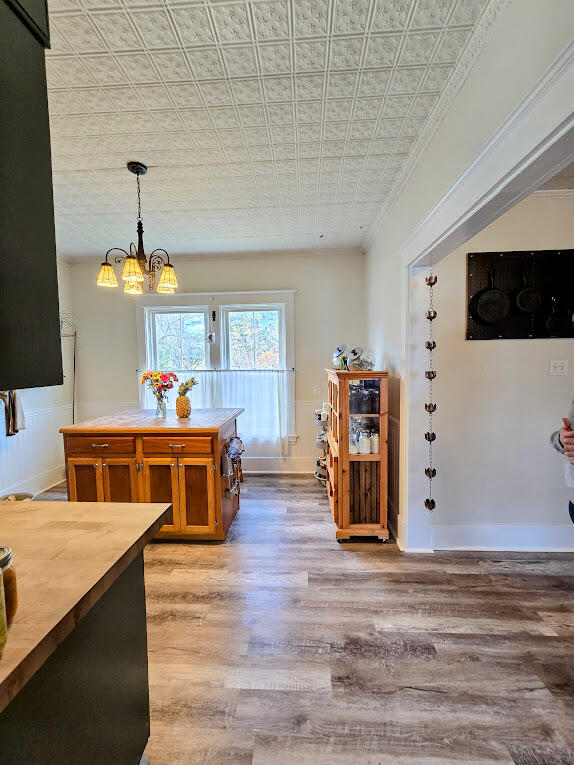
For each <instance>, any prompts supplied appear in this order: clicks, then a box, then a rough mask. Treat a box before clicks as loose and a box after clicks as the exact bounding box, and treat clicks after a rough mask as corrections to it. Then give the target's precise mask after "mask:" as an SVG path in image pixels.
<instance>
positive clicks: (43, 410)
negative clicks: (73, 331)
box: [0, 260, 72, 495]
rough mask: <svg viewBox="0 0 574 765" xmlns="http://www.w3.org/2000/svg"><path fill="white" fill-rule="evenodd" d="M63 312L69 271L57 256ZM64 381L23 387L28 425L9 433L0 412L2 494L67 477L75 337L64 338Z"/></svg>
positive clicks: (29, 489) (40, 488) (41, 486)
mask: <svg viewBox="0 0 574 765" xmlns="http://www.w3.org/2000/svg"><path fill="white" fill-rule="evenodd" d="M58 292H59V300H60V313H69V312H70V272H69V265H68V263H66V262H65V261H62V260H58ZM62 356H63V365H64V374H65V375H66V378H65V379H64V384H63V385H56V386H53V387H46V388H29V389H27V390H23V391H22V392H21V393H20V395H21V401H22V405H23V408H24V414H25V418H26V428H25V430H21V431H20V432H19V433H17V434H16V435H14V436H6V431H5V429H4V407H2V412H1V413H0V414H1V416H0V495H2V494H10V493H11V492H19V491H24V492H32V493H36V492H39V491H43V490H44V489H47V488H49V487H50V486H53V485H54V484H55V483H58V481H61V480H62V479H63V477H64V451H63V447H62V436H61V435H60V434H59V433H58V430H59V428H61V427H62V425H67V424H68V423H70V422H71V421H72V404H71V402H72V340H71V339H68V338H62Z"/></svg>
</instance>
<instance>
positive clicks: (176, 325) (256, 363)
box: [136, 292, 295, 457]
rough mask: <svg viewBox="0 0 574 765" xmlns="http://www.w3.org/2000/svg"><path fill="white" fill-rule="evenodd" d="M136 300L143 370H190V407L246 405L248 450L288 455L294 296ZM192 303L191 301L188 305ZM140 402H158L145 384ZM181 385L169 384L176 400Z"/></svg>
mask: <svg viewBox="0 0 574 765" xmlns="http://www.w3.org/2000/svg"><path fill="white" fill-rule="evenodd" d="M144 299H145V300H146V302H147V305H146V304H142V302H143V301H139V302H138V303H137V304H136V316H137V328H138V349H139V351H138V354H139V369H140V370H143V369H161V370H163V371H169V372H175V373H176V374H177V376H178V378H179V379H180V380H185V379H187V378H188V377H190V376H191V375H193V376H194V377H196V379H197V380H198V383H199V384H198V385H197V387H195V388H194V389H193V392H192V394H191V399H192V407H193V408H194V409H199V408H203V407H243V408H244V409H245V412H244V413H243V414H242V415H241V419H240V423H239V425H240V435H241V437H242V438H243V440H244V443H245V444H246V447H248V448H249V455H250V457H269V456H276V455H284V454H285V453H286V450H287V448H288V447H287V442H288V437H289V435H290V434H292V433H293V429H294V421H295V385H294V380H295V374H294V370H293V367H294V344H293V336H294V330H293V327H294V295H293V293H292V292H275V293H273V292H272V293H257V292H255V293H243V294H239V293H219V294H215V295H202V294H195V295H182V294H179V295H173V296H155V295H154V296H147V297H146V298H144ZM186 303H187V304H186ZM139 390H140V405H141V406H142V407H143V408H146V409H150V408H154V406H155V401H154V399H153V395H152V394H151V393H150V391H149V390H148V389H147V388H146V387H145V386H142V385H140V387H139ZM176 397H177V385H176V386H174V388H173V390H171V391H169V396H168V408H169V409H172V408H174V406H175V398H176Z"/></svg>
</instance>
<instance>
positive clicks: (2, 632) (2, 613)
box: [0, 569, 8, 656]
mask: <svg viewBox="0 0 574 765" xmlns="http://www.w3.org/2000/svg"><path fill="white" fill-rule="evenodd" d="M7 637H8V621H7V620H6V606H5V605H4V583H3V582H2V569H0V656H2V651H3V650H4V646H5V645H6V639H7Z"/></svg>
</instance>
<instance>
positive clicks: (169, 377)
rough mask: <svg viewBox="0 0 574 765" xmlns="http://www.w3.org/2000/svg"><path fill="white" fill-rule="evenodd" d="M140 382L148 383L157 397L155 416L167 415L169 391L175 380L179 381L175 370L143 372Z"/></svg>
mask: <svg viewBox="0 0 574 765" xmlns="http://www.w3.org/2000/svg"><path fill="white" fill-rule="evenodd" d="M140 382H141V384H142V385H145V384H146V383H147V384H148V386H149V389H150V390H151V392H152V393H153V395H154V396H155V398H156V401H157V407H156V410H155V416H156V417H166V416H167V410H166V401H167V392H168V390H171V389H172V388H173V384H174V382H177V375H175V374H174V373H173V372H152V371H149V372H143V374H142V376H141V380H140Z"/></svg>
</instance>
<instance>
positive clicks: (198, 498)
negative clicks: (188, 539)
mask: <svg viewBox="0 0 574 765" xmlns="http://www.w3.org/2000/svg"><path fill="white" fill-rule="evenodd" d="M214 464H215V463H214V462H213V460H211V459H207V458H201V457H195V458H194V457H185V458H182V459H180V460H179V514H180V523H181V530H182V532H183V533H185V534H214V533H215V531H216V530H217V526H216V519H215V475H214V469H213V467H214Z"/></svg>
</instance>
